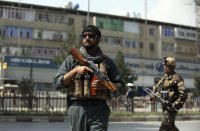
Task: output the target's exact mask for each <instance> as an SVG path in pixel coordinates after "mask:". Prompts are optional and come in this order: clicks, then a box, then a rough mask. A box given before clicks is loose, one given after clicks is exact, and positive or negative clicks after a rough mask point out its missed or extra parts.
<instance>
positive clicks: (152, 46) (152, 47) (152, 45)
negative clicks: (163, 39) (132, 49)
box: [149, 43, 155, 51]
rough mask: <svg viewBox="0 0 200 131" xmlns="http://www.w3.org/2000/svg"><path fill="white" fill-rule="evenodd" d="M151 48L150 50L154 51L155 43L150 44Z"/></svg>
mask: <svg viewBox="0 0 200 131" xmlns="http://www.w3.org/2000/svg"><path fill="white" fill-rule="evenodd" d="M149 49H150V51H154V50H155V47H154V43H150V44H149Z"/></svg>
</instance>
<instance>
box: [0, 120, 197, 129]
mask: <svg viewBox="0 0 200 131" xmlns="http://www.w3.org/2000/svg"><path fill="white" fill-rule="evenodd" d="M159 125H160V122H157V121H155V122H112V123H109V127H108V131H156V130H157V131H158V129H159ZM176 125H177V127H178V128H179V129H180V131H199V128H200V121H176ZM0 131H69V128H68V123H66V122H30V123H29V122H26V123H25V122H1V123H0Z"/></svg>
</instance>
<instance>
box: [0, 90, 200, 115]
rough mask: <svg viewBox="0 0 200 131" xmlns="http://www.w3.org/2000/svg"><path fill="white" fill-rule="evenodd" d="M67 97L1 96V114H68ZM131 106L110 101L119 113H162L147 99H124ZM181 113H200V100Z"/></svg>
mask: <svg viewBox="0 0 200 131" xmlns="http://www.w3.org/2000/svg"><path fill="white" fill-rule="evenodd" d="M66 98H67V96H66V94H62V93H60V92H55V91H54V92H44V91H40V92H39V91H37V92H34V93H33V96H32V97H28V96H25V97H24V96H22V95H21V94H20V93H1V94H0V113H20V112H21V113H24V112H25V113H35V114H37V113H61V114H65V113H66V112H67V100H66ZM123 99H124V100H125V101H126V103H127V104H128V105H129V109H126V108H125V107H124V106H123V104H122V103H120V101H119V100H118V99H117V98H113V99H112V100H108V101H107V103H108V105H109V106H110V108H111V110H112V111H118V112H127V111H128V112H162V106H161V104H160V103H155V102H151V101H149V98H146V97H135V98H134V99H133V100H130V99H128V100H127V99H126V98H125V97H123ZM180 112H183V113H186V112H200V98H188V99H187V101H186V102H185V104H184V106H183V108H181V109H180Z"/></svg>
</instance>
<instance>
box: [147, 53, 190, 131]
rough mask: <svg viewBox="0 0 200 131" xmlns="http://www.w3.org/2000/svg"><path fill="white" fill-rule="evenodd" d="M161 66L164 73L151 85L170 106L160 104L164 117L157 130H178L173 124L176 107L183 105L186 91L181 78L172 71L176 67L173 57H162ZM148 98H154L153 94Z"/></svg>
mask: <svg viewBox="0 0 200 131" xmlns="http://www.w3.org/2000/svg"><path fill="white" fill-rule="evenodd" d="M163 66H164V72H165V75H164V76H163V77H162V78H161V79H160V80H159V82H158V83H157V84H156V85H155V86H154V87H153V92H154V93H156V94H157V95H158V96H160V97H161V98H162V99H164V100H165V101H167V102H168V103H169V104H170V105H171V107H170V108H169V105H168V106H167V105H164V104H163V105H162V107H163V114H164V117H163V119H162V122H161V126H160V129H159V131H178V128H177V127H176V126H175V117H176V114H177V111H178V109H180V108H181V107H182V106H183V104H184V102H185V101H186V99H187V91H186V89H185V87H184V80H183V78H182V77H181V76H180V75H179V74H177V73H176V72H175V71H174V69H175V67H176V62H175V59H174V58H170V57H166V58H164V62H163ZM150 99H151V100H153V101H155V100H156V99H155V97H154V96H153V95H151V96H150ZM169 109H170V110H169Z"/></svg>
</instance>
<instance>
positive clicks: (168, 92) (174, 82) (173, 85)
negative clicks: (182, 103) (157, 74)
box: [156, 74, 183, 103]
mask: <svg viewBox="0 0 200 131" xmlns="http://www.w3.org/2000/svg"><path fill="white" fill-rule="evenodd" d="M181 83H182V85H180V84H181ZM178 84H179V85H178ZM179 86H183V79H182V78H181V77H180V76H179V75H177V74H173V75H171V76H169V77H167V76H165V77H163V78H161V80H160V81H159V82H158V84H157V87H156V88H157V94H158V95H159V96H160V97H161V98H163V99H164V100H167V101H169V102H170V103H173V102H174V101H176V100H177V99H178V97H179V91H178V87H179Z"/></svg>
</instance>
